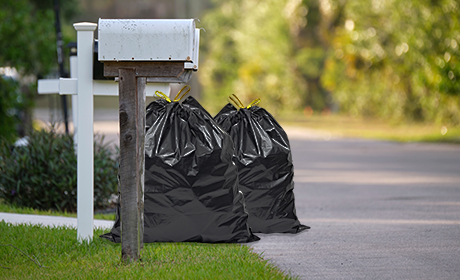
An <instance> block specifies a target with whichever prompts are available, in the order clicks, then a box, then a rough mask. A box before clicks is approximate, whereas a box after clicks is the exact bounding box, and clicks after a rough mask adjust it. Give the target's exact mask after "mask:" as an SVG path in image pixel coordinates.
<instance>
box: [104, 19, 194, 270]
mask: <svg viewBox="0 0 460 280" xmlns="http://www.w3.org/2000/svg"><path fill="white" fill-rule="evenodd" d="M98 35H99V42H98V45H99V50H98V58H99V61H102V62H103V63H104V75H105V76H106V77H118V79H119V105H120V109H119V113H120V169H119V182H120V183H119V184H120V204H121V242H122V259H123V260H125V261H128V262H130V261H136V260H138V258H139V257H140V250H141V248H142V247H143V227H144V222H143V215H144V165H145V159H144V137H145V85H146V82H147V80H148V79H149V80H150V81H152V82H158V83H172V82H176V83H177V82H187V81H188V80H189V79H190V77H191V74H192V71H193V70H197V68H198V66H197V65H198V64H197V63H198V40H199V30H197V29H195V22H194V20H193V19H190V20H119V19H99V29H98Z"/></svg>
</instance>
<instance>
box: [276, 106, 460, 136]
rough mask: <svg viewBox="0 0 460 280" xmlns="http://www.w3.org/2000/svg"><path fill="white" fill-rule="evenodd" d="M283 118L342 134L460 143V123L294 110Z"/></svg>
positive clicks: (294, 124)
mask: <svg viewBox="0 0 460 280" xmlns="http://www.w3.org/2000/svg"><path fill="white" fill-rule="evenodd" d="M279 121H280V123H281V125H282V126H290V127H300V128H310V129H317V130H322V131H325V132H329V133H331V135H333V136H339V137H352V138H366V139H376V140H390V141H398V142H445V143H460V126H449V125H437V124H426V123H391V122H389V121H382V120H375V119H363V118H353V117H350V116H344V115H337V114H329V115H316V114H315V115H311V116H305V115H302V114H295V113H291V114H284V115H283V116H282V117H280V118H279Z"/></svg>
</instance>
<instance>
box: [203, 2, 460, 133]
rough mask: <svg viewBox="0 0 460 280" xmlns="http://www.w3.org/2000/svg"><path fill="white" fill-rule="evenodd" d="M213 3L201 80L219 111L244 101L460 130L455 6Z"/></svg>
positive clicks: (458, 10)
mask: <svg viewBox="0 0 460 280" xmlns="http://www.w3.org/2000/svg"><path fill="white" fill-rule="evenodd" d="M215 2H216V6H217V8H216V9H214V10H213V11H212V12H211V13H209V14H208V15H207V17H205V18H204V21H203V25H204V26H206V27H207V31H208V32H207V33H206V34H204V36H203V37H204V38H203V42H204V45H205V46H204V47H203V53H204V54H205V61H204V63H203V66H202V67H201V69H200V73H199V74H200V78H201V81H202V83H203V86H204V91H205V94H206V100H205V102H207V101H209V104H210V105H211V106H212V104H216V101H217V102H218V103H223V102H225V101H223V100H225V97H226V96H227V95H228V94H229V93H237V94H240V95H242V96H243V97H244V98H245V99H246V102H248V101H250V100H251V99H253V98H256V97H265V98H264V99H263V100H264V103H263V104H264V106H268V107H270V106H271V107H276V108H278V109H279V108H287V107H289V108H290V109H295V108H299V107H303V106H311V107H312V108H313V109H315V110H321V109H323V108H331V107H333V106H334V105H335V106H337V105H338V107H339V109H340V110H341V111H343V112H348V113H350V114H351V115H353V116H357V115H361V116H373V117H380V118H385V119H391V120H394V121H432V122H437V123H445V124H447V123H450V124H457V125H458V124H460V106H459V104H460V84H459V82H458V81H457V80H458V77H459V75H460V61H459V59H460V56H459V54H460V53H459V46H458V45H459V42H460V26H459V17H460V3H459V2H458V1H457V0H440V1H432V0H421V1H418V0H407V1H399V0H372V1H368V0H354V1H346V0H280V1H274V0H273V1H263V2H260V1H255V0H248V1H242V0H233V1H223V0H216V1H215ZM219 106H220V104H219ZM219 106H218V107H219Z"/></svg>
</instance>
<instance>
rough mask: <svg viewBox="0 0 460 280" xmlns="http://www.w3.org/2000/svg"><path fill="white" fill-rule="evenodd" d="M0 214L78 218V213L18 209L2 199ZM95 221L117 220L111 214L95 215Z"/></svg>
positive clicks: (26, 208) (113, 214)
mask: <svg viewBox="0 0 460 280" xmlns="http://www.w3.org/2000/svg"><path fill="white" fill-rule="evenodd" d="M0 212H4V213H16V214H33V215H48V216H62V217H73V218H76V217H77V213H68V212H58V211H51V210H37V209H33V208H28V207H17V206H14V205H9V204H6V203H4V202H3V201H2V200H1V199H0ZM94 219H97V220H110V221H114V220H115V213H110V214H94Z"/></svg>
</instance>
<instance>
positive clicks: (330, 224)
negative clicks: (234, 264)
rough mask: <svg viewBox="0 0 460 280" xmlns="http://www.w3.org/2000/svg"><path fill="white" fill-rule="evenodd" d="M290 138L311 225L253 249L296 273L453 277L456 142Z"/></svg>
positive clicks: (459, 149) (299, 199) (459, 161)
mask: <svg viewBox="0 0 460 280" xmlns="http://www.w3.org/2000/svg"><path fill="white" fill-rule="evenodd" d="M294 138H297V139H291V145H292V151H293V158H294V166H295V182H296V185H295V195H296V208H297V214H298V216H299V218H300V220H301V221H302V222H303V223H304V224H306V225H309V226H311V227H312V228H311V229H310V230H309V231H308V232H303V233H300V234H298V235H283V234H277V235H262V234H260V237H261V238H262V239H261V241H259V242H257V243H254V244H253V245H251V246H252V247H253V248H254V250H255V251H256V252H259V253H263V255H264V257H265V258H268V259H270V260H271V261H272V262H273V263H275V264H276V265H277V266H279V267H280V268H282V269H283V270H286V271H290V272H291V273H292V275H296V276H300V278H301V279H460V146H458V145H457V146H455V145H435V144H400V143H389V142H375V141H364V140H343V139H336V140H334V139H332V140H330V141H321V140H315V139H314V138H313V139H309V140H305V139H303V140H300V139H298V138H299V137H294ZM300 138H301V137H300Z"/></svg>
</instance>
